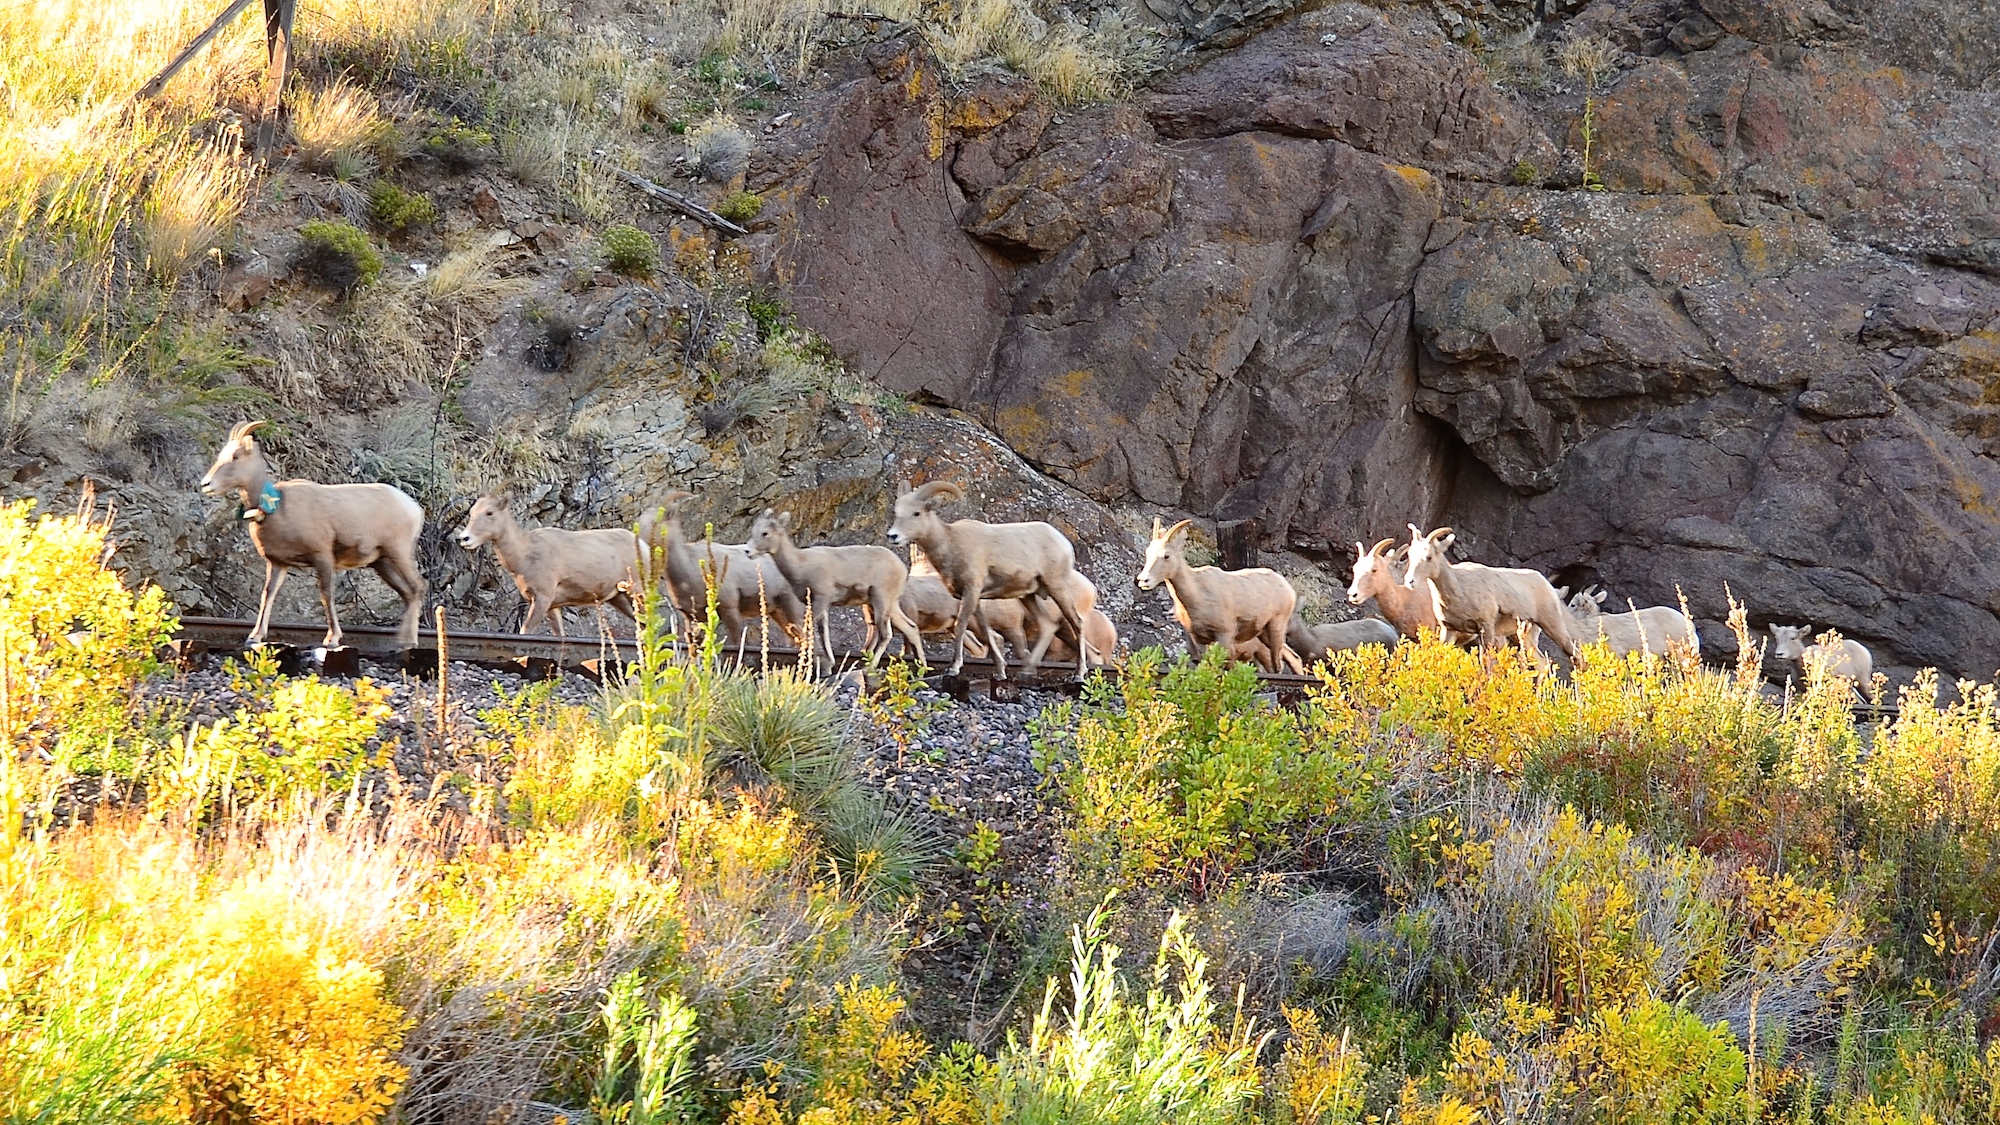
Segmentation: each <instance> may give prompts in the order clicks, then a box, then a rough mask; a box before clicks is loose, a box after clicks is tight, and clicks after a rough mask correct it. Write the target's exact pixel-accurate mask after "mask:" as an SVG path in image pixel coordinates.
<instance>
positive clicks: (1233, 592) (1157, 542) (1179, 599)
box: [1139, 517, 1298, 672]
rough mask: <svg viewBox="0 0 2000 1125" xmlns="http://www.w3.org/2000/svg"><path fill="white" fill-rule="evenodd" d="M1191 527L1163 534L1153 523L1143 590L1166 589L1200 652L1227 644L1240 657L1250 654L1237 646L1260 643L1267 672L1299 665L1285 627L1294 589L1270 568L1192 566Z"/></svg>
mask: <svg viewBox="0 0 2000 1125" xmlns="http://www.w3.org/2000/svg"><path fill="white" fill-rule="evenodd" d="M1193 523H1194V521H1193V520H1182V521H1180V522H1179V523H1177V524H1175V525H1173V526H1172V527H1169V528H1165V529H1162V528H1161V526H1160V521H1159V519H1158V518H1157V517H1155V518H1154V520H1153V541H1152V542H1151V543H1149V544H1147V545H1146V565H1145V567H1144V568H1142V569H1141V570H1140V571H1139V588H1140V589H1141V590H1151V589H1154V588H1156V587H1158V586H1159V585H1161V584H1162V583H1164V584H1165V585H1166V587H1167V593H1168V595H1169V596H1170V597H1172V598H1173V601H1174V619H1175V620H1177V621H1179V622H1180V623H1181V628H1182V629H1185V630H1186V631H1187V635H1188V640H1189V641H1190V642H1191V643H1192V644H1193V645H1194V647H1195V648H1196V649H1197V650H1200V649H1204V648H1207V647H1208V646H1209V645H1213V644H1220V645H1226V646H1229V647H1230V650H1231V655H1232V656H1238V657H1239V658H1241V656H1242V655H1246V654H1247V652H1248V650H1247V649H1245V650H1242V651H1241V652H1239V650H1238V648H1237V646H1239V645H1247V644H1248V643H1249V642H1252V641H1257V642H1261V646H1262V647H1261V650H1260V651H1259V652H1258V653H1257V654H1256V657H1255V659H1256V661H1257V663H1258V664H1259V665H1261V666H1262V667H1263V669H1264V670H1265V671H1266V672H1276V671H1278V670H1279V667H1280V664H1281V663H1283V664H1293V663H1295V662H1296V661H1297V659H1298V657H1297V655H1296V654H1295V653H1292V651H1291V649H1290V648H1289V647H1287V646H1286V644H1285V628H1286V626H1287V625H1288V624H1290V622H1291V620H1292V609H1293V608H1294V607H1295V606H1296V605H1297V604H1298V594H1297V593H1296V592H1295V591H1293V589H1292V584H1291V583H1290V582H1287V581H1285V577H1284V575H1281V574H1279V573H1278V572H1277V571H1275V570H1271V569H1270V568H1268V567H1258V568H1256V569H1254V570H1222V569H1220V568H1218V567H1213V566H1189V565H1188V563H1187V533H1188V528H1189V527H1190V526H1191V525H1192V524H1193ZM1287 656H1289V657H1290V660H1287V659H1286V657H1287Z"/></svg>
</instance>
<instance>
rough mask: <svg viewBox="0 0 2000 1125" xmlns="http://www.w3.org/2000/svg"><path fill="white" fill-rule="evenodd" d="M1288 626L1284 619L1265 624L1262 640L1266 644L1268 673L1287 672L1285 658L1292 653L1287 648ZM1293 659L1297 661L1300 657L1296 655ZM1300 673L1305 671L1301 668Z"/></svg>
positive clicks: (1265, 653) (1265, 668) (1272, 620)
mask: <svg viewBox="0 0 2000 1125" xmlns="http://www.w3.org/2000/svg"><path fill="white" fill-rule="evenodd" d="M1286 624H1287V622H1286V620H1285V619H1284V618H1282V617H1274V618H1272V619H1271V620H1269V621H1266V622H1265V623H1264V628H1263V630H1262V633H1263V635H1262V637H1261V638H1260V639H1261V640H1262V641H1263V642H1264V670H1265V671H1266V672H1271V673H1277V672H1282V671H1284V670H1285V656H1286V655H1287V654H1288V653H1290V652H1291V650H1290V649H1288V648H1286V647H1285V625H1286ZM1292 659H1293V660H1297V659H1298V657H1297V656H1296V655H1294V656H1292ZM1300 671H1301V672H1303V671H1304V669H1303V668H1301V669H1300Z"/></svg>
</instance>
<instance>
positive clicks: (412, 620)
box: [369, 555, 429, 648]
mask: <svg viewBox="0 0 2000 1125" xmlns="http://www.w3.org/2000/svg"><path fill="white" fill-rule="evenodd" d="M369 569H370V570H373V571H374V572H375V573H376V575H377V576H378V577H380V578H381V579H382V581H383V582H385V583H387V584H388V586H389V588H390V589H391V590H394V591H396V596H397V597H400V598H402V599H403V622H402V626H401V627H400V628H399V629H398V630H397V636H398V638H399V639H400V641H401V643H402V645H403V647H405V648H414V647H416V643H417V623H418V620H419V617H418V615H419V614H421V613H422V612H423V608H424V591H425V590H427V589H428V588H429V584H428V583H426V582H425V581H424V579H423V576H422V575H421V574H418V573H417V568H416V567H414V566H411V565H409V564H406V563H405V562H404V561H403V560H401V559H398V558H394V557H392V556H389V555H383V556H382V557H381V558H379V559H376V560H375V562H374V563H373V564H372V565H371V566H370V567H369Z"/></svg>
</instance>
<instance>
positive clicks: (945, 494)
mask: <svg viewBox="0 0 2000 1125" xmlns="http://www.w3.org/2000/svg"><path fill="white" fill-rule="evenodd" d="M964 496H965V490H964V489H962V488H960V487H958V486H957V485H955V484H952V483H950V482H949V481H932V482H930V483H929V484H926V485H924V486H923V487H922V488H917V489H911V488H909V487H908V486H907V484H906V485H905V487H904V489H903V491H902V494H901V495H899V496H897V497H896V510H895V519H894V521H893V522H891V523H890V525H889V542H891V543H893V544H895V545H896V546H898V547H907V546H917V547H921V548H923V552H924V555H925V556H926V557H927V558H929V559H930V560H931V565H932V566H935V567H936V568H937V572H938V577H939V578H941V579H943V580H944V584H945V588H946V589H948V590H950V591H951V592H952V595H953V596H954V597H956V598H958V599H959V605H958V629H957V636H956V637H955V638H954V639H955V641H956V643H957V648H958V652H957V656H956V658H955V659H954V660H953V661H952V665H951V671H952V673H953V674H954V675H956V674H957V673H958V671H959V670H960V669H961V668H963V667H964V665H965V638H966V631H967V630H968V629H969V628H970V627H971V625H972V619H973V617H974V616H975V615H977V613H978V612H979V602H980V600H981V599H985V598H1031V597H1034V596H1036V595H1043V596H1046V597H1048V598H1049V599H1050V600H1051V601H1053V602H1055V605H1056V609H1057V610H1058V611H1059V612H1060V613H1061V614H1062V619H1063V621H1064V623H1065V624H1067V625H1068V626H1069V628H1071V629H1074V630H1076V634H1077V635H1078V636H1082V634H1083V620H1082V615H1081V614H1080V613H1079V612H1078V611H1077V608H1076V602H1075V597H1074V594H1073V592H1072V588H1071V583H1070V581H1069V575H1070V574H1071V573H1073V572H1074V571H1075V570H1076V548H1075V547H1073V546H1071V544H1070V541H1069V540H1068V539H1065V538H1064V537H1063V533H1062V532H1060V531H1057V530H1056V529H1055V528H1054V526H1052V525H1050V524H1046V523H1040V522H1035V523H986V522H983V521H981V520H969V519H967V520H953V521H952V522H950V523H946V522H945V521H944V517H942V516H940V515H938V513H937V509H938V507H939V506H940V505H942V504H944V503H945V502H947V501H949V500H956V499H961V498H963V497H964ZM1031 655H1032V654H1031ZM1038 666H1039V663H1038V661H1036V660H1034V659H1030V660H1029V661H1028V663H1027V665H1026V670H1027V672H1028V673H1029V674H1030V675H1032V674H1033V673H1034V672H1035V670H1036V669H1037V667H1038ZM1001 674H1002V675H1005V672H1004V671H1002V673H1001Z"/></svg>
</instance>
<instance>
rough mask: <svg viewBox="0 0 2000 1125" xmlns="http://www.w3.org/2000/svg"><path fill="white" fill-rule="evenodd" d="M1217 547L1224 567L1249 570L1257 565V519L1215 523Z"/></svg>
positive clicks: (1226, 568) (1225, 568)
mask: <svg viewBox="0 0 2000 1125" xmlns="http://www.w3.org/2000/svg"><path fill="white" fill-rule="evenodd" d="M1215 547H1216V550H1217V551H1218V552H1220V553H1221V555H1222V569H1224V570H1249V569H1250V568H1252V567H1254V566H1256V565H1257V521H1256V520H1230V521H1229V522H1227V523H1218V524H1216V525H1215Z"/></svg>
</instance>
